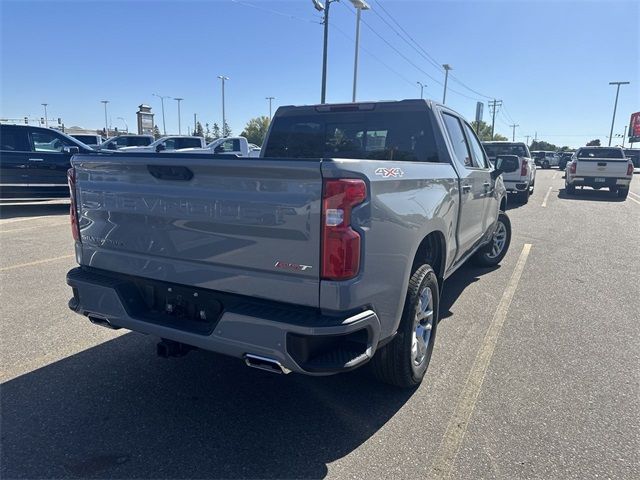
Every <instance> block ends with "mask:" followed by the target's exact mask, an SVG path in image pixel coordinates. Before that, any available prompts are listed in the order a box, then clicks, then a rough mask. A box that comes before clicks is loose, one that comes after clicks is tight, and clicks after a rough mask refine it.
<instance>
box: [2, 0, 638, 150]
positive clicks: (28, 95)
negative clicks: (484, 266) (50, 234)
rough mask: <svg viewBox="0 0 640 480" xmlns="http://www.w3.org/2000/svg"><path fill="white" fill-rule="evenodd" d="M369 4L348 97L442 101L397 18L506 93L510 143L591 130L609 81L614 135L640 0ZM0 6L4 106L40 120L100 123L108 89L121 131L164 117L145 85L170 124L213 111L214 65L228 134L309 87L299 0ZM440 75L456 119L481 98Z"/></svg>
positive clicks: (633, 77) (344, 94)
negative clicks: (146, 116)
mask: <svg viewBox="0 0 640 480" xmlns="http://www.w3.org/2000/svg"><path fill="white" fill-rule="evenodd" d="M369 3H370V4H371V5H372V9H375V12H374V11H373V10H371V11H366V12H364V13H363V14H362V18H363V20H365V21H366V22H367V24H368V26H367V25H364V24H363V25H362V28H361V45H362V47H363V49H365V50H366V51H361V56H360V72H359V82H358V99H359V100H381V99H385V100H389V99H402V98H417V97H419V95H420V90H419V87H418V86H417V85H416V81H422V82H423V83H426V84H427V85H428V87H427V88H426V89H425V96H426V97H429V98H434V99H437V100H439V101H440V100H441V99H442V86H441V85H439V84H438V83H436V81H435V80H437V81H439V82H442V81H443V77H444V75H443V73H442V72H441V71H439V70H438V69H437V68H436V67H434V66H433V65H432V64H431V63H429V61H428V60H427V58H425V55H420V54H419V53H418V51H417V50H416V49H414V48H412V47H411V46H410V45H409V44H408V43H407V42H405V41H403V40H402V39H401V38H400V36H399V35H398V34H397V33H396V32H394V30H392V29H391V28H390V26H389V25H393V26H394V28H395V29H396V31H397V32H399V33H402V32H401V31H400V29H399V28H398V27H397V25H396V24H395V23H394V20H395V21H397V22H398V23H399V24H400V25H401V26H402V28H404V30H405V31H406V32H407V33H408V34H409V35H410V36H411V37H412V38H413V39H414V40H415V41H416V43H417V44H418V45H419V46H420V48H421V49H423V50H424V51H426V52H427V53H428V54H429V56H430V57H432V58H433V59H435V60H436V62H437V64H441V63H449V64H450V65H451V66H452V67H453V70H452V72H451V73H452V74H453V75H454V76H455V77H456V78H457V79H459V80H460V81H462V82H463V83H464V84H465V85H467V86H469V87H471V88H472V89H473V90H475V91H476V92H479V93H480V94H483V95H487V96H489V97H495V98H497V99H502V100H503V101H504V108H503V109H502V110H501V111H500V113H499V114H498V116H497V121H496V130H497V131H498V132H500V133H503V134H505V135H506V134H508V136H509V137H511V129H510V128H509V127H508V126H507V125H508V124H511V123H514V122H515V123H518V124H520V127H518V129H517V130H516V138H517V139H522V140H524V135H534V134H535V132H537V134H538V138H539V139H544V140H548V141H550V142H552V143H556V144H558V145H571V146H578V145H583V144H584V143H585V142H586V141H588V140H591V139H592V138H596V137H599V138H601V139H602V140H603V141H605V136H607V135H608V134H609V128H610V125H611V123H610V122H611V115H612V110H613V101H614V98H615V88H614V87H612V86H609V85H608V82H610V81H616V80H625V81H630V82H631V85H628V86H624V87H622V88H621V92H620V100H619V103H618V115H617V120H616V128H615V131H614V133H620V134H621V133H622V131H623V128H624V125H625V124H628V122H629V115H630V113H631V112H635V111H639V110H640V78H639V77H640V72H639V70H640V64H639V62H640V37H639V30H640V28H639V27H638V25H639V24H640V2H638V1H628V2H615V1H599V2H596V1H582V2H564V1H550V2H543V1H534V2H527V1H493V2H487V1H474V2H463V1H447V2H443V1H439V2H434V1H427V0H423V1H395V0H377V2H376V0H371V1H370V2H369ZM380 5H382V7H384V8H385V9H386V11H387V12H388V13H390V14H391V16H392V17H393V20H392V19H391V18H390V17H388V16H386V13H385V12H384V10H383V9H382V7H381V6H380ZM0 8H1V12H0V16H1V33H0V35H1V36H0V40H1V45H0V56H1V59H0V68H1V74H2V76H1V81H2V84H1V93H2V98H1V102H0V117H2V118H22V117H24V116H25V115H28V116H31V117H34V118H39V117H41V116H42V107H41V105H40V104H41V103H43V102H47V103H49V117H50V118H57V117H62V118H63V119H64V122H65V124H66V125H67V126H71V125H79V126H82V127H85V128H100V127H102V126H103V125H104V110H103V105H102V104H101V103H100V100H102V99H108V100H110V102H111V103H110V104H109V116H110V119H111V122H112V125H113V126H118V127H119V128H123V126H124V124H123V122H122V121H121V120H118V119H117V117H124V118H125V119H126V122H127V123H128V124H129V128H130V129H131V128H135V111H136V107H137V105H139V104H140V103H146V104H149V105H151V106H152V107H153V111H154V112H155V113H156V123H158V124H159V126H160V127H161V128H162V121H161V114H160V101H159V99H158V98H156V97H154V96H152V94H153V93H158V94H160V95H170V96H171V97H184V98H185V100H184V101H183V103H182V123H183V128H184V125H187V124H188V125H192V124H193V114H194V113H197V114H198V117H199V119H201V120H202V121H203V123H205V122H209V123H211V124H212V123H213V122H218V123H220V120H221V92H220V81H219V80H218V79H217V78H216V77H217V75H221V74H224V75H226V76H228V77H230V80H229V81H228V82H227V88H226V93H227V94H226V100H227V102H226V103H227V119H228V122H229V124H230V125H231V128H232V129H233V131H234V133H239V132H240V131H241V130H242V128H243V126H244V124H245V123H246V121H247V120H248V119H249V118H251V117H254V116H257V115H266V114H268V103H267V100H265V97H267V96H274V97H276V100H275V102H274V107H275V106H277V105H289V104H309V103H317V102H318V101H319V98H320V74H321V59H322V26H321V25H320V24H319V22H320V15H319V14H318V13H317V12H316V11H315V10H314V9H313V5H312V3H311V0H289V1H277V0H269V1H264V0H237V1H232V0H217V1H213V0H211V1H196V2H189V1H175V0H174V1H142V0H141V1H112V2H102V1H100V2H99V1H90V0H89V1H82V2H81V1H74V2H59V1H54V0H52V1H46V2H45V1H32V0H21V1H17V0H0ZM376 12H377V13H376ZM381 17H382V18H385V19H386V20H387V22H388V24H385V22H384V21H383V20H382V18H381ZM330 24H331V25H332V29H331V31H330V40H329V42H330V48H329V73H328V78H329V80H328V94H327V99H328V101H330V102H347V101H350V99H351V85H352V75H353V54H354V43H353V38H354V30H355V15H354V13H353V9H352V7H351V4H350V2H349V1H348V0H342V1H341V2H340V3H334V4H332V6H331V22H330ZM369 27H371V28H369ZM374 31H375V32H377V35H376V33H374ZM380 37H382V39H381V38H380ZM383 39H384V40H386V42H388V43H389V44H391V45H392V46H393V48H395V50H394V49H393V48H392V47H390V46H389V45H387V43H385V42H384V40H383ZM421 51H422V50H421ZM403 57H406V58H407V59H409V61H410V62H411V63H413V65H412V64H411V63H409V61H407V60H406V59H405V58H403ZM427 74H428V75H427ZM429 76H430V77H433V79H432V78H429ZM449 86H450V87H451V88H452V89H454V90H456V91H458V92H461V93H463V94H465V95H467V96H469V97H472V98H466V97H464V96H461V95H459V94H456V93H453V92H452V91H449V93H448V94H447V104H448V105H450V106H451V107H453V108H454V109H456V110H458V111H459V112H461V113H462V114H463V115H465V116H466V117H467V118H469V119H472V117H473V115H474V112H475V103H476V101H477V100H478V99H479V100H484V101H486V100H487V98H485V97H482V96H479V95H478V94H476V93H474V92H472V91H470V90H468V89H466V88H465V87H464V86H462V85H461V84H459V83H457V82H456V81H454V80H452V79H450V82H449ZM165 109H166V119H167V131H168V132H177V125H178V119H177V108H176V102H175V101H173V100H166V101H165ZM484 118H485V120H488V119H489V112H488V109H487V107H486V105H485V115H484Z"/></svg>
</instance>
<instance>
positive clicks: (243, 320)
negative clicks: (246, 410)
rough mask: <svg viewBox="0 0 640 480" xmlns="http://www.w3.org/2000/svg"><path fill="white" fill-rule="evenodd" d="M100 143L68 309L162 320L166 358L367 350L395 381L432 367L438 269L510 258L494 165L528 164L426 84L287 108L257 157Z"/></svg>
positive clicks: (320, 365) (77, 218)
mask: <svg viewBox="0 0 640 480" xmlns="http://www.w3.org/2000/svg"><path fill="white" fill-rule="evenodd" d="M96 155H99V154H97V153H94V154H83V155H76V156H75V157H74V158H73V169H72V170H71V172H70V175H69V177H70V179H71V181H70V185H71V191H72V198H73V199H74V202H73V205H72V215H71V220H72V231H73V235H74V238H75V251H76V258H77V260H78V262H79V264H80V266H79V267H78V268H74V269H73V270H71V271H70V272H69V273H68V275H67V283H68V284H69V285H70V286H71V287H72V288H73V298H72V299H71V300H70V302H69V306H70V308H71V309H72V310H73V311H75V312H77V313H79V314H81V315H85V316H87V317H88V319H89V320H90V321H92V322H93V323H96V324H98V325H102V326H106V327H110V328H121V327H122V328H128V329H130V330H136V331H139V332H144V333H147V334H153V335H157V336H159V337H160V338H161V339H163V340H161V342H160V343H159V344H158V353H160V354H161V355H162V356H179V355H183V354H184V353H186V352H187V351H188V350H189V349H191V348H194V347H197V348H202V349H206V350H212V351H215V352H219V353H223V354H226V355H231V356H234V357H238V358H242V359H244V361H245V362H246V364H247V365H249V366H251V367H255V368H260V369H264V370H269V371H272V372H276V373H289V372H292V371H294V372H299V373H304V374H309V375H327V374H333V373H338V372H343V371H347V370H351V369H353V368H356V367H359V366H361V365H363V364H365V363H367V362H368V361H369V360H372V361H373V371H374V372H376V374H377V375H378V377H379V378H380V379H381V380H383V381H385V382H388V383H391V384H394V385H398V386H401V387H415V386H417V385H418V384H419V383H420V382H421V381H422V379H423V377H424V375H425V372H426V370H427V366H428V365H429V361H430V358H431V353H432V349H433V345H434V341H435V336H436V330H437V326H438V308H439V299H440V292H441V291H442V289H446V288H447V284H446V283H445V279H446V278H447V277H449V276H450V275H451V274H452V273H453V272H454V271H456V270H457V269H458V267H460V266H461V265H462V264H464V263H465V261H466V260H468V259H473V260H474V261H475V262H477V263H478V264H480V265H483V266H494V265H497V264H498V263H499V262H500V261H501V260H502V258H503V257H504V256H505V254H506V252H507V249H508V248H509V243H510V239H511V224H510V222H509V218H508V217H507V215H506V213H505V207H506V202H507V198H506V190H505V187H504V184H503V181H502V177H501V173H502V172H503V171H505V172H507V171H515V170H517V169H518V168H520V164H519V162H518V159H517V158H516V157H515V156H509V155H508V156H505V157H499V158H498V161H497V162H496V166H495V167H493V166H492V165H491V164H490V163H489V161H488V159H487V157H486V155H485V152H484V150H483V148H482V145H481V144H480V142H479V141H478V138H477V137H476V135H475V133H474V131H473V129H472V128H471V126H470V125H469V123H468V122H467V121H466V120H464V118H462V117H461V116H460V115H459V114H457V113H456V112H454V111H453V110H451V109H449V108H447V107H445V106H442V105H438V104H435V103H432V102H426V101H424V100H405V101H399V102H378V103H350V104H348V105H326V104H325V105H317V106H304V107H291V106H290V107H280V108H279V109H278V111H277V112H276V114H275V116H274V119H273V123H272V125H271V128H270V133H269V134H268V136H267V139H266V140H265V144H264V146H263V151H262V156H261V158H256V159H251V158H245V159H242V160H240V161H239V160H238V159H232V158H229V159H225V158H219V159H217V160H216V162H211V161H210V158H209V156H208V155H197V154H194V155H185V154H183V153H179V152H176V153H164V154H162V155H156V156H155V157H154V158H153V161H151V158H149V161H146V162H144V163H140V162H139V161H137V158H135V156H134V155H129V154H126V153H119V152H118V153H114V154H112V155H110V158H109V159H104V158H100V161H96ZM152 155H153V154H152ZM107 161H108V162H109V163H108V168H105V162H107ZM97 172H99V175H97V174H96V173H97Z"/></svg>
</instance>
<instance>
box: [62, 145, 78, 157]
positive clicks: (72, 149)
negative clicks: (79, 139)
mask: <svg viewBox="0 0 640 480" xmlns="http://www.w3.org/2000/svg"><path fill="white" fill-rule="evenodd" d="M62 150H63V151H64V153H68V154H69V155H75V154H76V153H80V148H79V147H64V148H63V149H62Z"/></svg>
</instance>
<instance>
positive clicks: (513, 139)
mask: <svg viewBox="0 0 640 480" xmlns="http://www.w3.org/2000/svg"><path fill="white" fill-rule="evenodd" d="M509 126H510V127H511V128H513V134H512V135H511V141H512V142H515V141H516V127H519V126H520V125H518V124H515V123H514V124H513V125H509Z"/></svg>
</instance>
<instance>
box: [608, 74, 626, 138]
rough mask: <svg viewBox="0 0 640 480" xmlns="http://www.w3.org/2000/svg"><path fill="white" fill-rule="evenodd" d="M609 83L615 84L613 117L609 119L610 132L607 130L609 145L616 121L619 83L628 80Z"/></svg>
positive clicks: (621, 83) (623, 83)
mask: <svg viewBox="0 0 640 480" xmlns="http://www.w3.org/2000/svg"><path fill="white" fill-rule="evenodd" d="M609 85H617V88H616V101H615V103H614V104H613V118H612V119H611V132H609V146H611V137H612V136H613V124H614V123H616V109H617V108H618V94H619V93H620V85H629V82H609Z"/></svg>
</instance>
